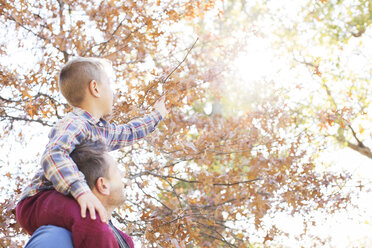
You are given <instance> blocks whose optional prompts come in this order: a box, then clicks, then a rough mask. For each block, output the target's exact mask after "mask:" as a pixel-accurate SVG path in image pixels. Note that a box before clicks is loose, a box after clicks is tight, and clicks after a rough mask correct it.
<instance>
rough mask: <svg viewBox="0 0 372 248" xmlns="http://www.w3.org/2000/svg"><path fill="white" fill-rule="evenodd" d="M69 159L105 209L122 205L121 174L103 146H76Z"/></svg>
mask: <svg viewBox="0 0 372 248" xmlns="http://www.w3.org/2000/svg"><path fill="white" fill-rule="evenodd" d="M70 157H71V158H72V160H73V161H74V162H75V164H76V165H77V167H78V169H79V170H80V171H81V172H82V173H83V174H84V176H85V180H86V181H87V183H88V185H89V187H90V188H91V190H92V192H93V193H94V194H95V195H96V196H97V198H98V199H99V200H101V202H102V204H103V205H104V206H105V207H106V208H107V207H110V208H115V207H118V206H120V205H121V204H123V203H124V200H125V196H124V185H123V183H122V181H121V179H122V173H121V171H120V170H119V168H118V167H117V163H116V161H115V160H114V159H113V158H112V156H111V155H109V154H108V152H107V149H106V146H105V145H104V144H102V143H100V142H88V143H84V144H82V145H79V146H77V147H76V148H75V149H74V150H73V152H72V153H71V154H70Z"/></svg>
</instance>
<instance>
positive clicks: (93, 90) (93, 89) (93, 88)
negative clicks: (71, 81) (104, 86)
mask: <svg viewBox="0 0 372 248" xmlns="http://www.w3.org/2000/svg"><path fill="white" fill-rule="evenodd" d="M89 92H90V94H92V95H93V96H95V97H100V94H99V89H98V83H97V81H96V80H92V81H90V82H89Z"/></svg>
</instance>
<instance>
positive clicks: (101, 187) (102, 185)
mask: <svg viewBox="0 0 372 248" xmlns="http://www.w3.org/2000/svg"><path fill="white" fill-rule="evenodd" d="M96 189H97V191H98V192H99V193H101V194H102V195H110V184H109V181H108V180H107V179H106V178H103V177H99V178H98V179H97V182H96Z"/></svg>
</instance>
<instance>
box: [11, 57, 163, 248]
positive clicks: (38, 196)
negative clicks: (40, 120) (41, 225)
mask: <svg viewBox="0 0 372 248" xmlns="http://www.w3.org/2000/svg"><path fill="white" fill-rule="evenodd" d="M109 69H111V63H110V62H109V61H108V60H104V59H98V58H76V59H72V60H71V61H70V62H68V63H67V64H66V65H65V66H64V67H63V68H62V70H61V72H60V75H59V87H60V90H61V92H62V95H63V96H64V97H65V98H66V100H67V101H68V103H69V104H70V105H72V106H73V107H74V109H73V111H72V112H70V113H68V114H67V115H66V116H65V117H64V118H63V119H61V120H60V121H58V122H57V123H56V125H55V126H54V127H53V128H52V130H51V132H50V134H49V139H50V140H49V143H48V144H47V147H46V149H45V152H44V154H43V155H42V159H41V166H42V169H43V170H40V171H39V172H37V173H36V175H35V176H34V178H33V180H32V182H31V184H30V185H29V186H27V187H26V188H25V190H24V191H23V193H22V196H21V201H20V202H19V203H18V205H17V208H16V216H17V221H18V222H19V223H20V225H21V226H22V227H23V228H24V229H25V230H26V231H27V232H28V233H29V234H32V233H33V232H34V231H35V230H36V228H35V226H37V223H36V224H35V223H30V220H31V219H32V218H31V216H32V215H33V214H35V213H33V212H31V211H30V209H31V208H30V206H32V209H33V210H32V211H48V209H45V208H43V202H44V201H51V200H53V199H48V198H47V197H44V196H43V193H45V191H46V190H52V189H55V190H57V191H58V192H60V193H62V194H64V195H67V194H71V195H72V196H73V197H74V198H75V199H76V200H77V202H78V204H79V206H80V208H81V213H80V214H81V217H82V218H85V217H86V211H87V210H88V211H89V214H90V217H91V219H93V220H95V219H96V213H95V212H96V211H97V212H98V215H99V217H100V219H101V221H102V222H106V223H107V222H108V218H109V217H108V216H107V213H106V211H105V209H104V207H103V206H102V204H101V202H100V201H99V200H98V199H97V197H95V195H94V194H93V193H92V192H91V190H90V188H89V186H88V185H87V183H86V181H85V179H84V175H83V174H82V173H81V172H80V171H79V170H78V168H77V166H76V164H75V163H74V162H73V160H72V159H71V158H70V156H69V154H70V153H71V152H72V151H73V150H74V148H75V146H76V145H79V144H81V143H82V142H85V141H87V140H89V141H92V142H94V141H101V142H102V143H104V144H106V145H107V147H109V148H110V149H111V150H115V149H119V148H121V147H123V146H128V145H131V144H133V143H134V142H136V141H138V140H140V139H143V138H144V137H145V136H146V135H148V134H149V133H151V132H152V131H154V129H155V127H156V126H157V125H158V123H159V121H160V120H161V119H162V118H164V117H165V116H166V114H167V110H166V108H165V104H164V97H162V98H161V99H159V101H157V102H156V103H155V106H154V107H155V111H153V112H152V113H150V114H149V115H147V116H145V117H143V118H141V119H137V120H134V121H131V122H129V123H127V124H124V125H115V124H110V123H108V122H106V121H105V120H103V119H102V117H103V116H105V115H107V114H109V113H110V112H111V110H112V105H113V92H112V90H111V87H110V80H109V77H108V73H107V72H108V70H109ZM56 204H58V203H56ZM68 218H69V217H68V216H66V221H68ZM51 224H52V223H51ZM80 235H81V234H80ZM73 236H74V233H73ZM88 243H89V244H91V245H92V244H93V245H94V241H92V240H90V241H87V245H86V247H94V246H91V245H88Z"/></svg>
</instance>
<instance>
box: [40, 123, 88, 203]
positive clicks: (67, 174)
mask: <svg viewBox="0 0 372 248" xmlns="http://www.w3.org/2000/svg"><path fill="white" fill-rule="evenodd" d="M84 129H85V125H84V124H83V123H79V122H78V121H76V120H73V119H72V120H68V121H65V122H63V123H62V124H59V125H58V124H57V126H56V127H55V128H53V129H52V131H51V133H50V135H49V138H50V141H49V144H48V145H47V148H46V150H45V152H44V154H43V156H42V159H41V166H42V168H43V170H44V173H45V177H46V178H47V179H48V180H49V181H51V182H52V184H53V186H54V188H55V189H56V190H57V191H58V192H60V193H62V194H65V195H67V194H69V193H71V195H72V196H73V197H74V198H75V199H77V198H78V197H79V196H81V195H82V194H83V193H85V192H88V191H90V188H89V186H88V184H87V183H86V181H85V177H84V174H83V173H81V172H80V171H79V169H78V168H77V166H76V164H75V163H74V161H73V160H72V159H71V157H70V153H71V152H72V151H73V150H74V149H75V146H76V145H77V144H80V143H82V142H83V141H84V139H85V132H84Z"/></svg>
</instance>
